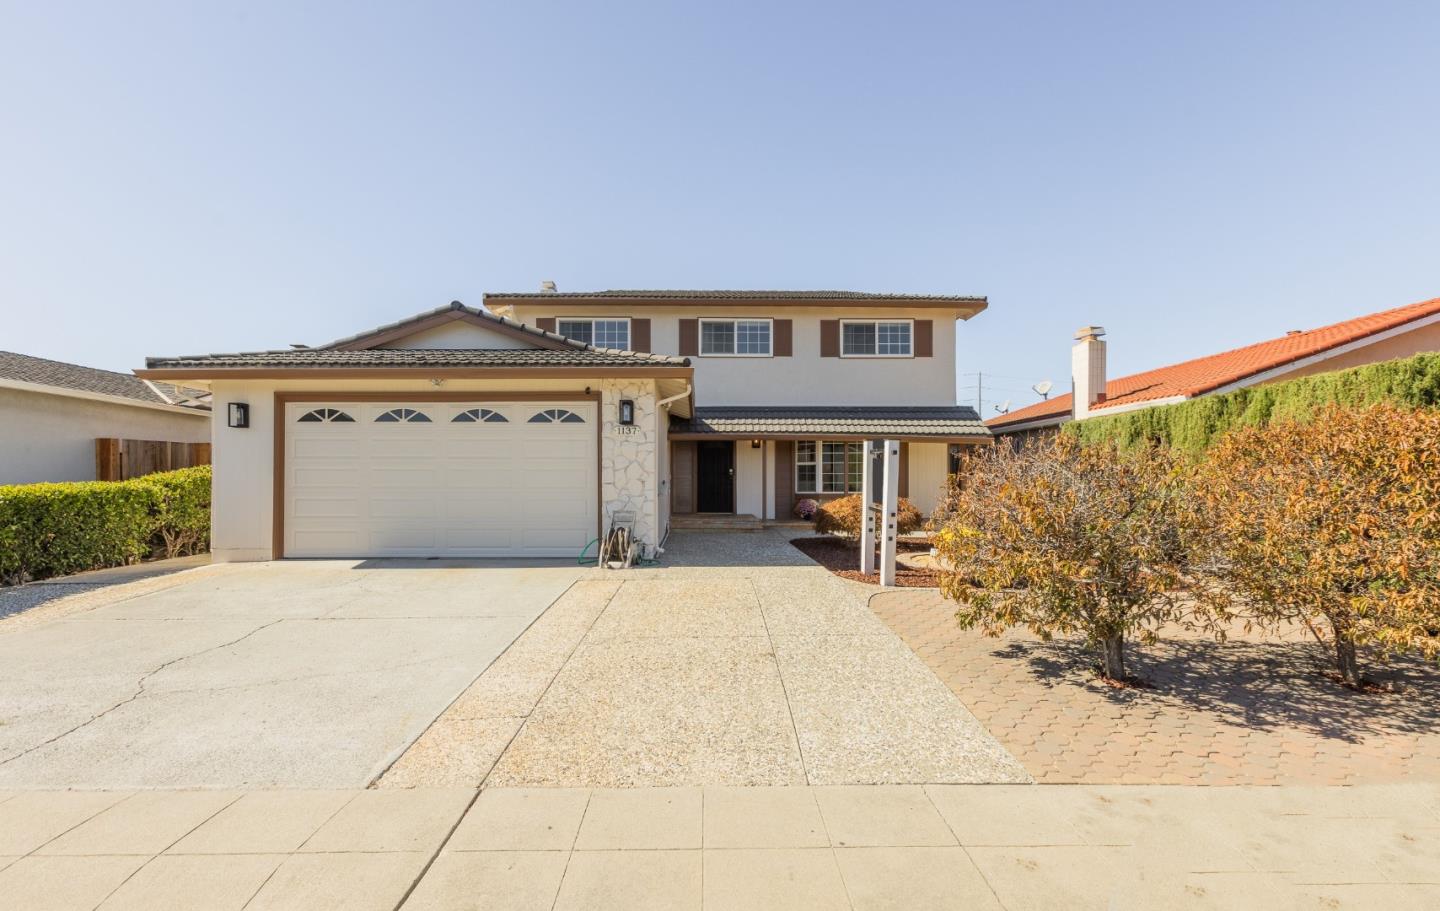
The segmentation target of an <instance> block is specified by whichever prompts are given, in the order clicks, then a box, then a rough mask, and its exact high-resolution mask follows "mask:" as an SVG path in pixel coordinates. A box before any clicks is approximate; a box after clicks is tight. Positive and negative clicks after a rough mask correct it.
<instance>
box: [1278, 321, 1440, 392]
mask: <svg viewBox="0 0 1440 911" xmlns="http://www.w3.org/2000/svg"><path fill="white" fill-rule="evenodd" d="M1426 351H1440V323H1432V324H1431V325H1429V326H1421V327H1420V328H1418V329H1412V330H1411V331H1409V332H1403V333H1401V334H1399V335H1395V336H1391V337H1390V338H1387V339H1384V340H1382V341H1378V342H1375V343H1374V344H1373V345H1366V346H1364V347H1363V348H1356V349H1354V350H1353V351H1346V352H1345V353H1344V354H1337V355H1335V356H1334V357H1330V358H1326V359H1325V360H1323V361H1321V362H1319V363H1316V364H1311V365H1309V366H1307V367H1302V368H1301V369H1299V370H1293V371H1291V372H1289V373H1286V374H1284V375H1283V376H1278V377H1276V378H1275V379H1273V380H1271V381H1270V382H1274V383H1281V382H1284V381H1286V380H1293V379H1298V378H1299V377H1302V376H1313V375H1315V374H1317V373H1329V372H1330V371H1331V370H1345V369H1347V368H1350V367H1362V366H1364V365H1365V364H1374V363H1378V362H1379V361H1389V360H1394V359H1395V358H1401V357H1410V356H1411V355H1415V354H1420V353H1422V352H1426Z"/></svg>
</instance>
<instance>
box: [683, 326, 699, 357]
mask: <svg viewBox="0 0 1440 911" xmlns="http://www.w3.org/2000/svg"><path fill="white" fill-rule="evenodd" d="M699 354H700V321H699V320H698V319H682V320H681V321H680V356H681V357H693V356H696V355H699Z"/></svg>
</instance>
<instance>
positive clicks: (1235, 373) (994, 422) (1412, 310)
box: [985, 297, 1440, 429]
mask: <svg viewBox="0 0 1440 911" xmlns="http://www.w3.org/2000/svg"><path fill="white" fill-rule="evenodd" d="M1436 314H1440V297H1437V298H1433V299H1431V300H1427V301H1420V302H1419V303H1415V304H1408V305H1406V306H1404V307H1396V308H1394V309H1391V310H1382V311H1380V312H1379V313H1371V314H1369V315H1367V316H1361V317H1357V318H1355V319H1350V320H1345V321H1344V322H1340V323H1334V324H1333V325H1329V326H1322V327H1320V328H1319V329H1308V330H1305V331H1302V332H1291V333H1289V334H1286V335H1283V336H1281V337H1280V338H1274V339H1270V340H1269V341H1264V342H1257V343H1255V344H1253V345H1246V346H1245V347H1243V348H1236V349H1234V350H1232V351H1224V352H1221V353H1220V354H1212V355H1210V356H1208V357H1200V358H1195V359H1194V360H1189V361H1184V362H1182V363H1179V364H1172V365H1170V366H1169V367H1159V368H1157V369H1155V370H1147V371H1145V372H1144V373H1135V374H1132V375H1130V376H1124V377H1120V378H1119V379H1114V380H1110V381H1109V382H1107V383H1106V384H1105V401H1104V402H1103V403H1102V404H1099V405H1096V406H1095V407H1094V408H1093V409H1092V412H1099V413H1102V414H1103V413H1104V410H1105V409H1106V408H1114V407H1115V406H1117V405H1129V404H1135V403H1139V402H1150V401H1155V400H1156V399H1166V398H1172V397H1175V396H1184V397H1186V398H1189V397H1192V396H1197V395H1203V394H1204V393H1207V392H1213V391H1214V390H1216V389H1219V388H1221V387H1222V386H1228V385H1230V384H1231V383H1236V382H1239V381H1241V380H1244V379H1246V378H1247V377H1252V376H1255V375H1256V374H1259V373H1264V372H1265V371H1267V370H1273V369H1275V368H1276V367H1283V366H1285V365H1286V364H1289V363H1293V362H1294V361H1298V360H1301V359H1303V358H1307V357H1311V356H1313V355H1317V354H1323V353H1324V352H1326V351H1329V350H1330V349H1332V348H1338V347H1340V346H1341V345H1346V344H1349V343H1351V342H1355V341H1359V340H1361V339H1363V338H1366V337H1368V336H1371V335H1375V334H1376V333H1379V332H1384V331H1386V330H1389V329H1395V328H1398V327H1401V326H1404V325H1405V324H1406V323H1410V322H1413V321H1415V320H1418V319H1423V318H1425V317H1428V316H1434V315H1436ZM1069 414H1070V393H1068V392H1067V393H1064V394H1063V395H1057V396H1055V397H1054V398H1051V399H1048V400H1046V401H1044V402H1036V403H1035V404H1033V405H1027V406H1025V407H1024V408H1019V409H1016V410H1015V411H1011V412H1009V413H1007V414H1003V415H1001V416H999V417H995V418H991V419H990V420H988V421H986V422H985V423H986V424H987V425H989V426H990V427H992V428H996V429H1000V428H1003V427H1007V426H1011V425H1014V424H1021V423H1027V422H1030V421H1039V420H1047V419H1050V420H1053V419H1063V418H1065V417H1066V416H1068V415H1069Z"/></svg>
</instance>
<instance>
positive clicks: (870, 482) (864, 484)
mask: <svg viewBox="0 0 1440 911" xmlns="http://www.w3.org/2000/svg"><path fill="white" fill-rule="evenodd" d="M874 451H875V446H874V444H873V443H871V442H870V441H869V440H866V441H865V442H863V443H861V444H860V456H861V458H860V465H861V468H860V472H861V473H860V572H861V573H863V574H864V575H867V576H868V575H870V574H871V573H873V572H874V571H875V509H874V506H875V500H876V496H875V494H876V493H878V492H879V484H878V483H877V482H878V481H879V478H877V477H875V467H874V466H875V458H874V456H873V453H874Z"/></svg>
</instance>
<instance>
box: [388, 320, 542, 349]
mask: <svg viewBox="0 0 1440 911" xmlns="http://www.w3.org/2000/svg"><path fill="white" fill-rule="evenodd" d="M380 347H381V348H506V349H513V348H533V347H535V346H534V345H533V344H531V343H530V342H527V341H525V340H524V339H521V338H516V337H515V336H513V335H506V334H505V333H503V332H492V331H490V330H489V329H486V328H485V327H484V326H479V325H476V324H475V323H470V322H466V321H464V320H454V321H453V322H449V323H446V324H445V325H443V326H436V327H435V328H434V329H426V330H424V331H423V332H416V333H414V334H413V335H407V336H405V337H404V338H400V339H396V340H395V341H393V342H389V343H387V344H384V345H381V346H380Z"/></svg>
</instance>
